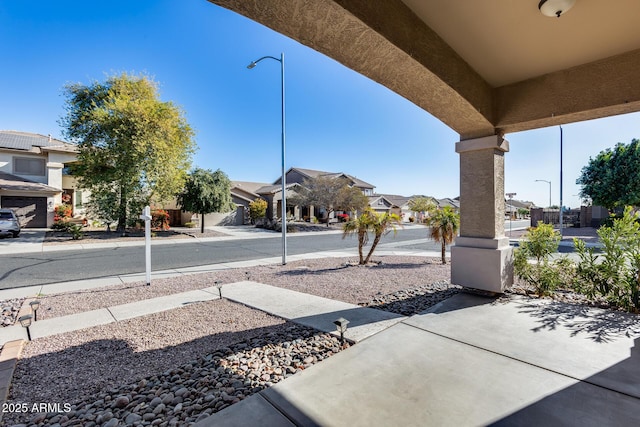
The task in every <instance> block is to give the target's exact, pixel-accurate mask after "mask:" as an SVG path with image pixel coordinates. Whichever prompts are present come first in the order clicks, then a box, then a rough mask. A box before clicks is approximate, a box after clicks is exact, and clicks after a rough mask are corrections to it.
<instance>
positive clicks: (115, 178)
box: [60, 73, 195, 232]
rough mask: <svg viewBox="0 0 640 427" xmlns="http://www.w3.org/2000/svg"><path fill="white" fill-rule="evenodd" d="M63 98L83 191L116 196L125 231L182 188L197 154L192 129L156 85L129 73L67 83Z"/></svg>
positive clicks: (64, 120) (65, 122)
mask: <svg viewBox="0 0 640 427" xmlns="http://www.w3.org/2000/svg"><path fill="white" fill-rule="evenodd" d="M64 93H65V96H66V103H65V108H66V115H65V116H64V117H62V119H61V120H60V124H61V125H62V127H63V128H64V134H65V136H66V137H67V139H69V140H70V141H72V142H75V143H77V145H78V164H77V166H76V167H75V168H74V173H75V175H76V176H77V178H78V183H79V186H80V187H81V188H83V189H87V190H90V191H91V193H92V195H93V197H97V198H101V196H102V195H104V193H105V192H112V193H113V194H115V198H114V202H113V203H114V204H113V209H112V210H113V212H115V215H114V214H110V215H108V216H115V217H117V220H118V230H120V231H122V232H124V229H125V227H126V226H127V220H128V219H129V218H134V219H137V217H138V215H139V213H140V209H141V207H142V206H144V205H146V204H150V203H151V201H156V202H162V201H165V200H169V199H171V198H172V197H173V196H174V195H175V194H176V193H177V192H178V191H180V189H181V188H182V186H183V184H184V180H185V178H186V174H187V171H188V169H189V166H190V163H191V156H192V154H193V152H194V151H195V143H194V141H193V131H192V129H191V127H190V126H189V125H188V124H187V122H186V120H185V119H184V117H183V113H182V111H181V110H180V109H179V108H178V107H176V106H175V105H174V104H173V103H171V102H163V101H161V100H160V99H159V95H158V88H157V84H156V83H155V82H154V81H153V80H151V79H150V78H148V77H146V76H134V75H129V74H126V73H123V74H120V75H114V76H111V77H108V78H107V80H106V81H105V82H97V81H95V82H93V83H91V84H89V85H84V84H80V83H77V84H70V85H67V86H66V87H65V91H64ZM100 204H101V208H100V210H101V211H102V212H106V209H105V208H106V206H105V205H104V204H102V203H100ZM110 210H111V209H110Z"/></svg>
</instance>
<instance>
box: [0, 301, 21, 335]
mask: <svg viewBox="0 0 640 427" xmlns="http://www.w3.org/2000/svg"><path fill="white" fill-rule="evenodd" d="M23 302H24V298H15V299H8V300H3V301H0V327H2V328H4V327H6V326H11V325H13V324H14V323H15V322H16V320H17V318H18V313H19V312H20V307H22V303H23Z"/></svg>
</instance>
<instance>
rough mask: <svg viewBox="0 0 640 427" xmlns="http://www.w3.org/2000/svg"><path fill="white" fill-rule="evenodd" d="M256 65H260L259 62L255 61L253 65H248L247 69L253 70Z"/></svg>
mask: <svg viewBox="0 0 640 427" xmlns="http://www.w3.org/2000/svg"><path fill="white" fill-rule="evenodd" d="M256 65H258V63H257V62H255V61H253V62H252V63H251V64H249V65H247V68H248V69H249V70H251V69H252V68H255V67H256Z"/></svg>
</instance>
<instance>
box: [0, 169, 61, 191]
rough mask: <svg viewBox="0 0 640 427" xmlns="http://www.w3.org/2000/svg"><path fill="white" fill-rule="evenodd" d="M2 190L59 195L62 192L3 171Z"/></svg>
mask: <svg viewBox="0 0 640 427" xmlns="http://www.w3.org/2000/svg"><path fill="white" fill-rule="evenodd" d="M0 190H8V191H31V192H38V193H59V192H60V191H62V190H59V189H57V188H55V187H50V186H48V185H45V184H41V183H39V182H35V181H31V180H29V179H26V178H22V177H19V176H16V175H12V174H10V173H6V172H2V171H0Z"/></svg>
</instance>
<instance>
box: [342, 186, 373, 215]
mask: <svg viewBox="0 0 640 427" xmlns="http://www.w3.org/2000/svg"><path fill="white" fill-rule="evenodd" d="M367 206H369V198H368V197H367V196H365V195H364V194H363V193H362V190H360V189H359V188H356V187H350V186H349V185H344V186H343V187H342V188H340V190H338V197H337V199H336V209H339V210H343V211H347V212H359V211H363V210H364V209H365V208H366V207H367Z"/></svg>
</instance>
